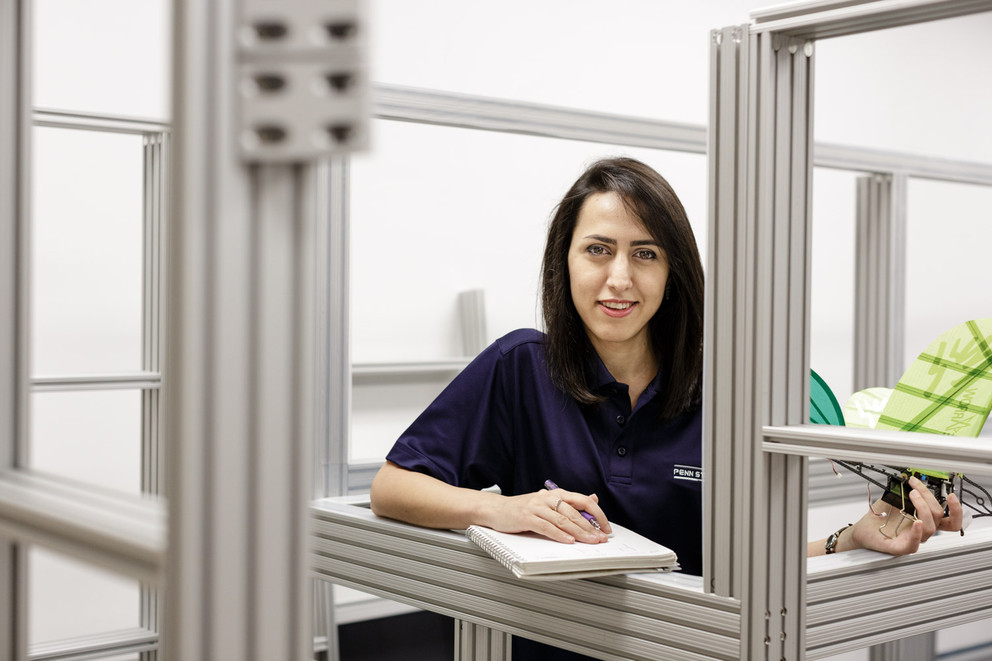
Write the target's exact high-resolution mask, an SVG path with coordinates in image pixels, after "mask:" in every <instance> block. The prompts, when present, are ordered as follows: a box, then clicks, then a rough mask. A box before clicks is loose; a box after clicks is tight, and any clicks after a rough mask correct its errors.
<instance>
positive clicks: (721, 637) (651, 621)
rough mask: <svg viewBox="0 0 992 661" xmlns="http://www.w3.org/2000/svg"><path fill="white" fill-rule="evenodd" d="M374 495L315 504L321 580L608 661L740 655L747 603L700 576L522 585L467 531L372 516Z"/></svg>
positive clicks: (317, 565) (686, 660) (315, 561)
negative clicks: (708, 586)
mask: <svg viewBox="0 0 992 661" xmlns="http://www.w3.org/2000/svg"><path fill="white" fill-rule="evenodd" d="M367 503H368V498H367V497H365V498H340V499H323V500H319V501H315V502H314V503H313V504H312V506H311V518H312V526H311V527H312V530H313V535H314V537H313V543H312V548H313V549H314V554H313V563H312V566H313V568H314V571H315V573H316V575H317V576H319V577H321V578H323V579H325V580H328V581H331V582H333V583H338V584H341V585H346V586H348V587H353V588H355V589H358V590H362V591H364V592H370V593H372V594H377V595H379V596H383V597H386V598H389V599H393V600H396V601H399V602H402V603H408V604H411V605H413V606H416V607H419V608H425V609H428V610H432V611H435V612H440V613H443V614H446V615H450V616H453V617H456V618H459V619H463V620H466V621H469V622H472V623H475V624H480V625H483V626H487V627H492V628H494V629H497V630H500V631H505V632H508V633H511V634H514V635H521V636H525V637H528V638H533V639H535V640H541V641H543V642H548V643H551V644H553V645H558V646H561V647H565V648H567V649H572V650H576V651H580V652H584V653H587V654H588V653H592V654H595V655H596V656H597V657H598V658H603V659H621V658H622V659H630V658H634V659H652V660H659V661H664V660H666V659H669V660H672V661H674V660H676V659H677V660H679V661H689V660H697V661H701V660H702V659H736V658H738V654H739V641H738V637H739V631H740V603H739V602H737V601H736V600H733V599H727V598H723V597H717V596H715V595H710V594H705V593H704V592H703V591H702V581H701V579H699V578H698V577H693V576H681V575H677V574H669V575H661V576H659V575H637V574H632V575H624V576H615V577H608V578H602V579H590V580H573V581H522V580H518V579H515V578H514V577H513V576H512V575H511V574H510V573H509V572H508V571H507V570H506V569H504V568H503V567H502V565H500V564H499V563H498V562H496V561H495V560H493V559H492V558H490V557H489V556H488V555H487V554H486V553H485V552H483V551H482V550H481V549H480V548H479V547H478V546H476V545H475V544H473V543H472V542H470V541H469V540H468V539H467V538H466V537H465V536H464V535H462V534H460V533H454V532H450V531H443V530H429V529H426V528H420V527H418V526H411V525H407V524H403V523H397V522H395V521H389V520H387V519H381V518H378V517H376V516H374V515H373V514H372V513H371V511H370V510H369V509H368V507H367Z"/></svg>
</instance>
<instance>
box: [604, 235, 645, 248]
mask: <svg viewBox="0 0 992 661" xmlns="http://www.w3.org/2000/svg"><path fill="white" fill-rule="evenodd" d="M585 238H587V239H592V240H593V241H599V242H600V243H607V244H609V245H611V246H615V245H617V240H616V239H611V238H610V237H608V236H601V235H599V234H590V235H589V236H587V237H585ZM630 245H631V246H635V247H636V246H656V247H658V248H660V247H661V244H659V243H658V242H657V241H655V240H654V239H643V240H640V241H631V242H630Z"/></svg>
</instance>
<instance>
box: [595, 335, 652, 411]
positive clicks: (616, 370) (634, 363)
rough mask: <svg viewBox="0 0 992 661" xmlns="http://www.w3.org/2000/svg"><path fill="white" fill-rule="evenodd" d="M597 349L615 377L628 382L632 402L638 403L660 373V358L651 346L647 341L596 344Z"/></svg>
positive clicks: (621, 381)
mask: <svg viewBox="0 0 992 661" xmlns="http://www.w3.org/2000/svg"><path fill="white" fill-rule="evenodd" d="M595 349H596V352H597V353H598V354H599V357H600V359H602V361H603V364H604V365H605V366H606V369H607V370H609V372H610V374H612V375H613V378H614V379H616V380H617V381H619V382H620V383H625V384H627V386H628V388H629V390H630V396H631V404H632V405H633V404H636V402H637V398H638V397H639V396H640V394H641V393H642V392H643V391H644V389H645V388H647V386H648V384H649V383H651V381H652V380H653V379H654V377H655V375H656V374H657V373H658V359H657V358H656V357H655V355H654V352H653V351H651V347H650V346H649V345H648V344H647V343H646V342H645V343H639V344H638V345H634V346H630V345H625V346H608V345H607V346H596V347H595Z"/></svg>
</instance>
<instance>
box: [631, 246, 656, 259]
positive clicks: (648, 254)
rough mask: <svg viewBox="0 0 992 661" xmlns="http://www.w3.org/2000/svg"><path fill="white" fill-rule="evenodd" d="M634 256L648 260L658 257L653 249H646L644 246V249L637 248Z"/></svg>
mask: <svg viewBox="0 0 992 661" xmlns="http://www.w3.org/2000/svg"><path fill="white" fill-rule="evenodd" d="M634 256H635V257H637V258H638V259H649V260H650V259H658V255H657V254H656V253H655V251H653V250H648V249H646V248H645V249H644V250H638V251H637V252H636V253H634Z"/></svg>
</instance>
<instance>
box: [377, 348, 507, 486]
mask: <svg viewBox="0 0 992 661" xmlns="http://www.w3.org/2000/svg"><path fill="white" fill-rule="evenodd" d="M506 363H507V361H506V360H505V357H504V356H503V353H502V351H501V349H500V346H499V343H498V342H497V343H494V344H493V345H491V346H489V347H488V348H487V349H485V350H484V351H483V352H482V353H481V354H479V356H478V357H476V359H475V360H473V361H472V362H471V363H470V364H469V365H468V366H467V367H466V368H465V369H464V370H462V372H461V373H460V374H459V375H458V376H456V377H455V378H454V380H452V382H451V383H450V384H449V385H448V387H447V388H445V389H444V391H442V392H441V394H440V395H438V397H437V398H436V399H435V400H434V401H433V402H432V403H431V404H430V406H428V407H427V409H426V410H425V411H424V412H423V413H422V414H421V415H420V416H419V417H418V418H417V419H416V420H415V421H414V422H413V424H411V425H410V427H409V428H408V429H407V430H406V431H405V432H403V434H402V435H401V436H400V438H399V439H398V440H397V441H396V443H395V444H394V445H393V448H392V449H391V450H390V451H389V454H388V455H386V458H387V459H388V460H389V461H392V462H393V463H395V464H397V465H399V466H401V467H403V468H406V469H408V470H412V471H416V472H419V473H425V474H427V475H430V476H432V477H435V478H437V479H439V480H441V481H443V482H446V483H448V484H451V485H454V486H459V487H467V488H473V489H482V488H486V487H489V486H492V485H494V484H500V483H501V482H503V480H504V479H506V477H507V476H509V475H510V474H511V471H512V462H511V458H510V455H511V451H510V446H511V444H510V439H509V438H508V436H509V434H510V429H511V426H510V424H509V421H508V420H507V415H506V411H507V407H506V399H505V396H506V393H505V383H506V382H507V380H506V373H505V372H506V370H507V368H508V365H507V364H506Z"/></svg>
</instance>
